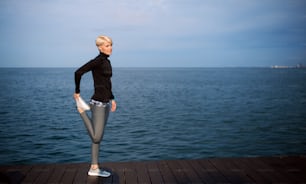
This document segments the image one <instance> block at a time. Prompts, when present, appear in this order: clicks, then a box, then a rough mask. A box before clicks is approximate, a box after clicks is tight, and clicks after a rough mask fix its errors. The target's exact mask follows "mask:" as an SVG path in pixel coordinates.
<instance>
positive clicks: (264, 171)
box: [246, 158, 288, 183]
mask: <svg viewBox="0 0 306 184" xmlns="http://www.w3.org/2000/svg"><path fill="white" fill-rule="evenodd" d="M246 162H247V164H248V165H249V166H250V167H251V168H253V169H255V170H256V171H257V172H258V173H260V174H261V175H262V176H263V177H264V178H265V179H266V181H268V182H270V183H288V180H287V179H286V177H285V176H282V175H281V174H280V173H278V172H277V171H276V170H275V169H274V168H272V167H270V166H269V165H267V164H266V163H264V162H262V161H260V159H259V158H248V159H246Z"/></svg>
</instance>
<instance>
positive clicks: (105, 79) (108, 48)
mask: <svg viewBox="0 0 306 184" xmlns="http://www.w3.org/2000/svg"><path fill="white" fill-rule="evenodd" d="M112 45H113V42H112V40H111V38H109V37H107V36H99V37H98V38H97V39H96V46H97V47H98V50H99V52H100V54H99V55H98V56H97V57H96V58H95V59H92V60H90V61H89V62H88V63H86V64H85V65H83V66H82V67H80V68H79V69H78V70H76V71H75V93H74V98H75V100H76V101H77V100H80V99H81V98H80V82H81V77H82V75H83V74H84V73H86V72H89V71H91V72H92V76H93V80H94V88H95V89H94V94H93V96H92V97H91V100H90V110H91V115H92V116H91V118H89V117H88V116H87V113H86V112H85V109H84V108H82V107H80V106H78V107H77V109H78V111H79V113H80V115H81V118H82V119H83V121H84V124H85V127H86V128H87V131H88V134H89V136H90V138H91V140H92V147H91V159H92V160H91V167H90V169H89V171H88V175H90V176H102V177H108V176H110V175H111V174H110V173H109V172H107V171H103V170H101V169H99V165H98V163H99V161H98V159H99V148H100V142H101V140H102V138H103V134H104V127H105V125H106V122H107V119H108V114H109V111H112V112H114V111H115V110H116V102H115V100H114V95H113V93H112V83H111V77H112V67H111V63H110V61H109V60H108V57H109V56H110V55H111V54H112Z"/></svg>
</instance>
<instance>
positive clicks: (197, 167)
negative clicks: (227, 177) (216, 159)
mask: <svg viewBox="0 0 306 184" xmlns="http://www.w3.org/2000/svg"><path fill="white" fill-rule="evenodd" d="M188 163H189V164H190V165H191V167H192V168H193V169H194V171H195V172H196V174H197V175H198V176H199V177H200V178H201V180H202V181H203V182H204V183H216V181H215V179H214V178H213V177H212V176H211V175H210V173H209V172H208V171H207V170H206V169H205V168H203V167H202V166H201V164H200V160H188Z"/></svg>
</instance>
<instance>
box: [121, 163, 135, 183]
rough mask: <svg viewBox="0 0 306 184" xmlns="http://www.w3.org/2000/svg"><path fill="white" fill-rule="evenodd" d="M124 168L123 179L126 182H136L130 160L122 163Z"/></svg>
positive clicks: (133, 166) (133, 167)
mask: <svg viewBox="0 0 306 184" xmlns="http://www.w3.org/2000/svg"><path fill="white" fill-rule="evenodd" d="M122 165H123V170H124V179H125V183H126V184H136V183H138V182H137V173H136V169H135V165H134V164H132V163H131V162H127V163H122Z"/></svg>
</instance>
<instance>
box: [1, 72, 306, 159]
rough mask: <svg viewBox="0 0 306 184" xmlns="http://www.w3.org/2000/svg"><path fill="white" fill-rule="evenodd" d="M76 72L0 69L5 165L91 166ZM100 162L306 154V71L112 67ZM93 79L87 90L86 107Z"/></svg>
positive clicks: (84, 90)
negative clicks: (76, 97)
mask: <svg viewBox="0 0 306 184" xmlns="http://www.w3.org/2000/svg"><path fill="white" fill-rule="evenodd" d="M74 70H75V69H74V68H12V69H9V68H2V69H0V89H1V90H0V95H1V96H0V97H1V98H0V150H1V152H0V164H1V165H3V164H32V163H63V162H90V139H89V137H88V135H87V132H86V130H85V127H84V125H83V122H82V121H81V118H80V116H79V115H78V113H77V111H76V108H75V104H74V101H73V98H72V96H73V92H74ZM112 80H113V92H114V94H115V96H116V99H117V103H118V104H117V105H118V109H117V112H115V113H111V115H110V117H109V121H108V124H107V128H106V131H105V136H104V140H103V143H102V145H101V155H100V161H101V162H105V161H132V160H133V161H135V160H137V161H138V160H159V159H195V158H208V157H209V158H211V157H249V156H271V155H299V154H306V70H305V69H270V68H115V69H114V77H113V79H112ZM92 85H93V84H92V81H91V74H90V73H88V74H86V75H85V76H84V77H83V79H82V83H81V94H82V96H83V98H84V99H87V100H89V99H90V97H91V95H92V94H91V92H92Z"/></svg>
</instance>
